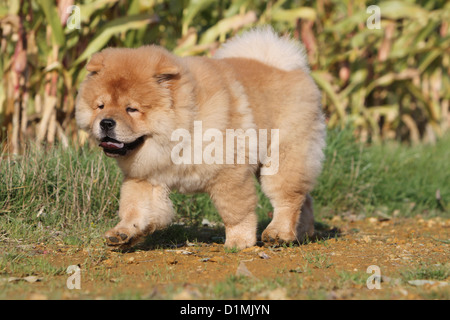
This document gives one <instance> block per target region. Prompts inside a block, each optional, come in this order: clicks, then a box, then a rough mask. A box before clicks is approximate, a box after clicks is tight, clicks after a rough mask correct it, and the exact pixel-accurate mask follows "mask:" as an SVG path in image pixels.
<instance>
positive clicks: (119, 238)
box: [105, 227, 144, 249]
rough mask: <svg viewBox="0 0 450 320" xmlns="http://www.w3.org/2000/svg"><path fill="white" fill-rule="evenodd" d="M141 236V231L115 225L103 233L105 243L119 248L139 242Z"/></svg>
mask: <svg viewBox="0 0 450 320" xmlns="http://www.w3.org/2000/svg"><path fill="white" fill-rule="evenodd" d="M135 229H136V228H135ZM143 236H144V235H143V234H142V232H139V231H138V230H137V229H136V230H133V229H130V228H117V227H116V228H113V229H111V230H109V231H107V232H106V233H105V238H106V244H107V245H108V246H110V247H115V248H120V249H125V248H129V247H132V246H133V245H135V244H137V243H138V242H140V241H141V240H142V237H143Z"/></svg>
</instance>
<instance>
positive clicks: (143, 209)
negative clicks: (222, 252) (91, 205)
mask: <svg viewBox="0 0 450 320" xmlns="http://www.w3.org/2000/svg"><path fill="white" fill-rule="evenodd" d="M86 69H87V71H88V72H89V74H88V76H87V77H86V79H85V80H84V82H83V83H82V84H81V86H80V88H79V93H78V96H77V100H76V120H77V123H78V125H79V127H80V128H81V129H83V130H86V131H87V132H89V134H90V135H91V136H92V137H93V138H94V139H95V140H96V141H97V142H98V144H99V146H100V147H101V148H103V151H104V153H105V154H106V155H107V156H110V157H114V158H115V159H116V160H117V163H118V165H119V167H120V168H121V170H122V171H123V174H124V181H123V185H122V187H121V194H120V203H119V217H120V222H119V223H118V224H117V226H116V227H114V228H113V229H111V230H109V231H108V232H106V234H105V237H106V241H107V243H108V245H111V246H113V247H118V248H125V247H129V246H133V245H134V244H136V243H138V242H139V240H141V239H142V238H143V237H144V236H146V235H148V234H150V233H152V232H153V231H155V230H157V229H161V228H164V227H166V226H168V225H169V224H170V223H171V221H172V219H173V217H174V208H173V205H172V203H171V201H170V199H169V194H170V192H171V190H178V191H179V192H183V193H194V192H206V193H208V194H209V195H210V196H211V198H212V200H213V202H214V204H215V206H216V208H217V210H218V212H219V214H220V216H221V218H222V219H223V222H224V225H225V233H226V241H225V246H226V247H235V248H238V249H243V248H246V247H250V246H253V245H255V243H256V240H257V238H256V229H257V216H256V213H255V208H256V206H257V202H258V198H257V193H256V188H255V179H254V177H255V176H256V177H257V178H258V179H259V182H260V184H261V187H262V191H263V192H264V193H265V195H266V196H267V197H268V198H269V199H270V202H271V204H272V205H273V207H274V212H273V219H272V221H271V222H270V224H269V225H268V226H267V228H266V229H265V231H264V232H263V233H262V236H261V238H262V240H263V241H277V242H292V241H297V240H302V239H304V238H305V237H307V236H309V237H310V236H312V235H313V233H314V225H313V223H314V218H313V212H312V199H311V198H310V196H309V192H310V191H311V190H312V188H313V186H314V183H315V180H316V178H317V176H318V175H319V173H320V171H321V164H322V160H323V148H324V145H325V123H324V116H323V114H322V111H321V106H320V93H319V90H318V88H317V87H316V85H315V83H314V81H313V80H312V78H311V76H310V73H309V68H308V64H307V61H306V57H305V54H304V50H303V47H302V46H301V45H300V44H299V43H297V42H295V41H294V40H292V39H290V38H289V37H286V36H284V37H279V36H278V35H277V34H276V33H275V32H274V31H273V30H272V29H271V28H262V29H254V30H251V31H248V32H247V33H244V34H243V35H241V36H238V37H235V38H233V39H231V40H229V41H228V42H226V43H225V44H224V45H223V46H222V47H221V48H220V49H219V50H218V51H217V52H216V54H215V56H214V57H213V58H207V57H185V58H180V57H177V56H175V55H173V54H171V53H170V52H168V51H167V50H166V49H164V48H162V47H159V46H156V45H149V46H144V47H141V48H137V49H119V48H108V49H105V50H103V51H101V52H99V53H96V54H94V55H93V56H92V58H91V60H90V61H89V63H88V64H87V66H86ZM230 132H231V133H232V134H231V135H229V133H230ZM220 135H222V136H220ZM230 137H231V138H230ZM225 138H226V139H225ZM228 138H230V139H228ZM238 142H240V144H239V143H238ZM255 144H256V145H257V146H256V148H255ZM255 150H256V151H255ZM239 152H241V154H240V155H239ZM243 155H244V156H243ZM268 160H269V161H268ZM105 187H107V186H105Z"/></svg>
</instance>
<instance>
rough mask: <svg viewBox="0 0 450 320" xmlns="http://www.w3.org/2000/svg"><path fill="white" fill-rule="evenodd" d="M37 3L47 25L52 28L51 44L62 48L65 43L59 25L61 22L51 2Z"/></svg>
mask: <svg viewBox="0 0 450 320" xmlns="http://www.w3.org/2000/svg"><path fill="white" fill-rule="evenodd" d="M38 3H39V4H40V6H41V8H42V10H43V11H44V15H45V18H46V19H47V23H48V24H49V25H50V27H51V28H52V40H53V44H57V45H58V46H60V47H61V46H63V45H64V41H65V37H64V31H63V27H62V25H61V21H60V20H59V16H58V12H57V11H56V7H55V5H54V4H53V2H52V1H49V0H39V1H38Z"/></svg>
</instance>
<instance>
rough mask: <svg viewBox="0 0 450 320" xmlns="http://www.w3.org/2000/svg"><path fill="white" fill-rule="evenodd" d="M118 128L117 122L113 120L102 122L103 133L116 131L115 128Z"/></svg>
mask: <svg viewBox="0 0 450 320" xmlns="http://www.w3.org/2000/svg"><path fill="white" fill-rule="evenodd" d="M115 126H116V121H114V120H113V119H103V120H102V121H100V128H101V129H102V130H103V131H109V130H112V129H114V127H115Z"/></svg>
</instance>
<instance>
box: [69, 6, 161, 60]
mask: <svg viewBox="0 0 450 320" xmlns="http://www.w3.org/2000/svg"><path fill="white" fill-rule="evenodd" d="M157 21H158V17H157V16H155V15H148V14H139V15H133V16H127V17H123V18H118V19H115V20H113V21H111V22H108V23H107V24H105V25H104V27H103V28H102V29H101V30H100V31H99V33H98V35H97V36H96V37H95V38H94V39H93V40H92V41H91V42H90V43H89V45H88V46H87V48H86V49H85V50H84V52H83V53H82V54H81V55H80V56H79V57H78V59H77V60H76V61H75V62H74V65H78V64H79V63H81V62H83V61H84V60H86V59H88V58H89V57H90V56H91V55H92V54H94V53H95V52H97V51H100V50H101V49H103V48H104V46H105V45H106V44H107V43H108V41H109V40H110V39H111V38H112V37H113V36H114V35H116V34H118V33H122V32H127V31H128V30H133V29H141V28H145V27H146V26H148V25H149V24H150V23H153V22H157Z"/></svg>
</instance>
